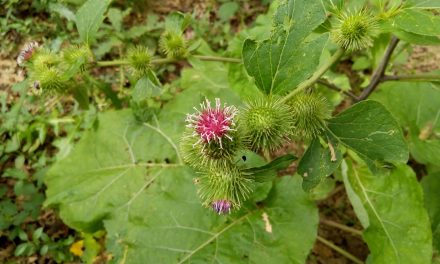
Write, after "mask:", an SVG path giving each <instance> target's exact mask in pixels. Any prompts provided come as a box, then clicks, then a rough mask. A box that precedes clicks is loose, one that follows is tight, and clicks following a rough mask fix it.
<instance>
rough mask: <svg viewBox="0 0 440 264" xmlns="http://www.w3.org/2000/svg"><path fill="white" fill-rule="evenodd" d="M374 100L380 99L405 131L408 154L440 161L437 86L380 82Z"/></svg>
mask: <svg viewBox="0 0 440 264" xmlns="http://www.w3.org/2000/svg"><path fill="white" fill-rule="evenodd" d="M373 98H374V99H375V100H378V101H380V102H381V103H383V104H384V105H385V106H386V107H387V108H388V110H390V111H391V113H393V115H394V116H395V117H396V118H397V120H398V121H399V124H400V125H401V126H402V127H403V128H404V130H405V131H408V135H407V137H406V138H407V140H408V143H409V148H410V151H411V155H412V156H413V157H414V159H415V160H417V161H418V162H420V163H424V164H427V163H432V164H440V138H439V137H438V136H436V135H438V133H440V108H439V105H440V88H439V87H438V86H437V85H434V84H432V83H413V82H411V83H409V82H407V83H405V82H389V83H385V84H382V85H381V86H380V89H379V90H378V91H377V93H376V94H373Z"/></svg>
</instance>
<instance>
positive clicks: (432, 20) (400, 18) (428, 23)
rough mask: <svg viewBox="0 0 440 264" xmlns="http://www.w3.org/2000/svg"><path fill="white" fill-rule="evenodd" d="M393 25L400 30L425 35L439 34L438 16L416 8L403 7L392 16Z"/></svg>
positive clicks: (439, 22) (439, 18)
mask: <svg viewBox="0 0 440 264" xmlns="http://www.w3.org/2000/svg"><path fill="white" fill-rule="evenodd" d="M394 23H395V25H396V26H397V27H398V28H400V29H401V30H404V31H408V32H411V33H415V34H420V35H427V36H439V35H440V17H438V16H435V15H434V14H432V13H430V12H428V11H424V10H417V9H409V8H408V9H404V10H403V11H401V12H399V13H398V14H397V16H396V17H395V18H394Z"/></svg>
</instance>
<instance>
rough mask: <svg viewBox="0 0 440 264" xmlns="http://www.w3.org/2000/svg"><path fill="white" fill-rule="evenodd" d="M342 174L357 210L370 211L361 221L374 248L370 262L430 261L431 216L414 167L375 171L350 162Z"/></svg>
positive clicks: (365, 233)
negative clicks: (374, 172)
mask: <svg viewBox="0 0 440 264" xmlns="http://www.w3.org/2000/svg"><path fill="white" fill-rule="evenodd" d="M343 177H344V184H345V186H350V188H351V189H352V190H353V192H349V193H348V194H349V198H350V201H354V203H353V205H354V206H355V212H356V213H357V212H359V211H361V212H362V211H363V212H366V214H367V215H365V214H364V215H362V216H361V217H362V218H365V217H367V219H368V220H367V221H365V219H364V220H363V221H361V222H362V224H363V225H364V228H365V231H364V233H363V236H364V239H365V241H366V242H367V244H368V247H369V249H370V252H371V254H370V255H369V257H368V260H367V262H368V263H399V264H404V263H408V264H412V263H418V264H425V263H426V264H428V263H431V257H432V245H431V241H432V238H431V228H430V224H429V218H428V214H427V212H426V210H425V208H424V206H423V193H422V189H421V187H420V185H419V184H418V182H417V178H416V176H415V174H414V172H413V171H412V170H411V168H409V167H408V166H406V165H399V166H397V167H396V168H395V169H393V170H392V171H391V172H390V173H388V174H381V175H373V174H372V173H371V172H370V171H369V170H368V169H367V167H364V166H359V165H353V164H351V162H349V165H348V170H347V171H346V173H343ZM358 201H361V203H359V202H358ZM356 206H357V207H362V208H361V210H359V208H358V209H357V210H356ZM366 224H367V225H366Z"/></svg>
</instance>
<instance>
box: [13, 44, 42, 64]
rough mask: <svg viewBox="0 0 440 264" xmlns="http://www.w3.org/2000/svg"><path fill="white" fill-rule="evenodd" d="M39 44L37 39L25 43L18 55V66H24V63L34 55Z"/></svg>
mask: <svg viewBox="0 0 440 264" xmlns="http://www.w3.org/2000/svg"><path fill="white" fill-rule="evenodd" d="M38 46H39V45H38V42H36V41H31V42H29V43H27V44H26V45H24V47H23V48H22V49H21V51H20V54H18V57H17V64H18V66H23V63H24V62H25V61H27V60H29V59H30V58H31V57H32V55H33V54H34V52H35V50H36V49H37V48H38Z"/></svg>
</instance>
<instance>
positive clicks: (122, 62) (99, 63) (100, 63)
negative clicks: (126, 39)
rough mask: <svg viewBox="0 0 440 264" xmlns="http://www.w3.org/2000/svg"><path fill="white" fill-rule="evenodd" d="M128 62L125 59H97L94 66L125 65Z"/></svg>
mask: <svg viewBox="0 0 440 264" xmlns="http://www.w3.org/2000/svg"><path fill="white" fill-rule="evenodd" d="M128 63H129V62H128V61H126V60H111V61H97V62H96V66H99V67H110V66H120V65H127V64H128Z"/></svg>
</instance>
